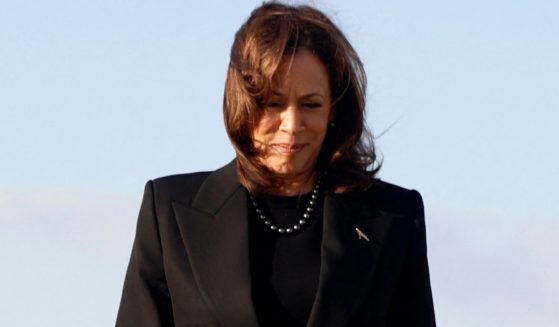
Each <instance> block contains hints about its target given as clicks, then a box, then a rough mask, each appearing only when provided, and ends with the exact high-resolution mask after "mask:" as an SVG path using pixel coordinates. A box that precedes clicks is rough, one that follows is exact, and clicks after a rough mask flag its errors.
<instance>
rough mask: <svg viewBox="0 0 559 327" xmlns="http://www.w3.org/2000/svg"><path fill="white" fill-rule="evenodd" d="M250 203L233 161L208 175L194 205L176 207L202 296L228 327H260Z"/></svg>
mask: <svg viewBox="0 0 559 327" xmlns="http://www.w3.org/2000/svg"><path fill="white" fill-rule="evenodd" d="M246 203H247V198H246V191H245V190H244V188H242V187H241V185H240V184H239V182H238V180H237V175H236V170H235V161H233V162H231V163H230V164H229V165H227V166H225V167H223V168H222V169H219V170H217V171H215V172H214V173H211V174H210V175H209V176H208V177H207V179H206V180H205V182H204V183H203V184H202V186H201V187H200V190H199V191H198V193H197V195H196V197H195V199H194V201H193V203H192V205H191V207H189V206H186V205H183V204H180V203H178V202H175V203H173V208H174V210H175V214H176V216H177V220H178V222H177V223H178V226H179V229H180V231H181V236H182V238H183V242H184V244H185V247H186V249H187V251H188V257H189V260H190V261H191V266H192V270H193V274H194V278H195V279H196V282H197V284H198V286H199V289H200V292H201V294H202V296H203V297H204V299H205V301H206V302H207V303H208V304H209V306H210V307H212V308H213V309H214V312H215V315H216V317H218V320H219V321H220V323H221V324H222V325H226V326H258V323H257V318H256V314H255V312H254V306H253V303H252V296H251V282H250V280H251V278H250V266H249V244H248V242H249V235H248V224H247V208H246Z"/></svg>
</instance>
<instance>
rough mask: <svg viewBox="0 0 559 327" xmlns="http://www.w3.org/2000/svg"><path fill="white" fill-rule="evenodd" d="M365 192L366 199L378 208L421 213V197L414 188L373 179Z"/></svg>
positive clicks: (395, 211)
mask: <svg viewBox="0 0 559 327" xmlns="http://www.w3.org/2000/svg"><path fill="white" fill-rule="evenodd" d="M365 192H366V198H367V201H371V202H372V203H374V205H375V206H376V207H377V208H378V209H379V210H382V211H387V212H393V213H397V214H403V215H409V214H412V215H416V214H417V213H421V214H423V199H422V197H421V194H420V193H419V192H418V191H417V190H415V189H407V188H404V187H402V186H398V185H395V184H391V183H388V182H385V181H382V180H380V179H375V180H374V181H373V183H372V184H371V186H370V187H369V188H368V189H367V190H365Z"/></svg>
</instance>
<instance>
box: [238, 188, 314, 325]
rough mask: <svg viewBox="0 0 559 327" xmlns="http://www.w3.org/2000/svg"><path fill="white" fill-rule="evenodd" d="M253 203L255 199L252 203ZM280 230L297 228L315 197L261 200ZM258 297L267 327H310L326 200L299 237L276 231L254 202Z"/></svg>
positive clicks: (251, 211)
mask: <svg viewBox="0 0 559 327" xmlns="http://www.w3.org/2000/svg"><path fill="white" fill-rule="evenodd" d="M249 201H250V200H249ZM257 201H258V202H259V206H260V207H263V208H264V213H265V215H266V216H267V217H268V218H269V219H270V220H272V221H273V222H274V223H275V224H276V225H278V226H279V227H291V226H293V225H294V224H295V223H296V222H297V221H298V220H300V219H301V218H302V216H303V213H304V211H305V210H306V208H307V207H308V205H309V201H310V193H309V194H305V195H302V196H292V197H269V198H266V199H257ZM247 208H248V210H249V233H250V234H249V235H250V266H251V280H252V296H253V302H254V306H255V310H256V315H257V317H258V320H259V323H260V324H261V325H262V326H305V325H306V324H307V320H308V318H309V314H310V312H311V309H312V305H313V302H314V298H315V295H316V290H317V286H318V276H319V274H320V253H321V241H322V209H321V208H322V201H319V202H318V203H317V204H316V207H315V209H316V210H315V213H314V216H313V217H312V218H311V220H310V222H309V223H308V224H306V225H304V226H303V227H302V228H301V230H300V231H298V232H296V233H295V234H291V235H285V234H282V235H280V234H278V233H277V232H275V231H271V230H270V228H269V227H268V226H266V225H265V224H264V222H263V221H262V220H260V219H259V218H258V216H257V215H256V212H255V209H254V207H253V206H252V205H251V204H250V203H249V204H248V206H247Z"/></svg>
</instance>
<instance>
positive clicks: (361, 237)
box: [355, 227, 371, 242]
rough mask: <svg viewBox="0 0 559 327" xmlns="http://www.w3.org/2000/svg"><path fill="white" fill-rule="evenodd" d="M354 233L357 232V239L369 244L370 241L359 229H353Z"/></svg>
mask: <svg viewBox="0 0 559 327" xmlns="http://www.w3.org/2000/svg"><path fill="white" fill-rule="evenodd" d="M355 231H356V232H357V237H359V239H364V240H366V241H367V242H370V241H371V240H370V239H369V238H368V237H367V235H365V233H363V232H362V231H361V230H360V229H359V228H357V227H355Z"/></svg>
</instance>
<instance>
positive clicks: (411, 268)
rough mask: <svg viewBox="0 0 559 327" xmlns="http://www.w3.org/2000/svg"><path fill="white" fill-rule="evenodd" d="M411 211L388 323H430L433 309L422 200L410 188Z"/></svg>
mask: <svg viewBox="0 0 559 327" xmlns="http://www.w3.org/2000/svg"><path fill="white" fill-rule="evenodd" d="M412 199H413V200H412V201H413V203H414V208H415V210H414V213H413V214H412V215H413V224H412V231H411V234H410V235H411V236H410V242H409V245H408V250H407V255H406V259H405V262H404V266H403V269H402V274H401V276H400V279H399V282H398V285H397V286H396V290H395V294H394V298H393V300H392V304H391V308H390V312H389V322H388V326H391V327H408V326H414V327H432V326H436V324H435V311H434V307H433V297H432V294H431V282H430V278H429V265H428V262H427V242H426V233H425V217H424V209H423V200H422V198H421V195H420V194H419V192H417V191H415V190H414V191H412Z"/></svg>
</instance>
